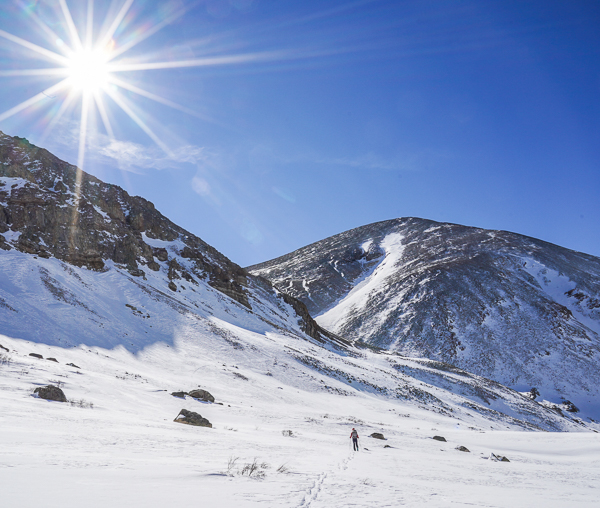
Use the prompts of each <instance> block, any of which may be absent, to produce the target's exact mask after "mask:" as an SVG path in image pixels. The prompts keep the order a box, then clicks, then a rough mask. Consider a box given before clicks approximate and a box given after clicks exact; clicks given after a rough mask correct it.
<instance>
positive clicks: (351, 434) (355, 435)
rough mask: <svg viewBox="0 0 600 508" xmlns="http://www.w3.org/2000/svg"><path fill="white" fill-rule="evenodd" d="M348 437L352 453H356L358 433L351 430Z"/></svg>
mask: <svg viewBox="0 0 600 508" xmlns="http://www.w3.org/2000/svg"><path fill="white" fill-rule="evenodd" d="M350 437H351V438H352V444H353V445H354V451H355V452H357V451H358V432H356V429H352V432H350Z"/></svg>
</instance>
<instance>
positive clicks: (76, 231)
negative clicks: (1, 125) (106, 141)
mask: <svg viewBox="0 0 600 508" xmlns="http://www.w3.org/2000/svg"><path fill="white" fill-rule="evenodd" d="M7 235H8V236H7ZM7 238H10V239H9V240H7ZM161 244H162V245H161ZM0 249H2V250H12V249H17V250H19V251H20V252H23V253H26V254H29V255H32V256H38V257H42V258H50V257H55V258H57V259H60V260H62V261H64V262H67V263H70V264H72V265H75V266H79V267H87V268H89V269H91V270H96V271H103V270H106V269H107V263H108V262H109V261H110V262H112V263H114V264H116V265H117V267H120V268H123V269H125V270H126V271H127V272H128V274H129V275H131V276H133V277H140V278H142V279H144V278H146V275H147V274H148V273H150V272H160V271H163V272H164V273H165V275H166V277H167V279H168V280H167V282H166V284H165V286H164V288H165V289H169V290H170V291H172V292H180V291H183V290H184V289H186V287H194V286H197V285H198V284H199V282H200V281H205V282H206V283H208V284H209V285H210V286H211V287H212V288H214V289H216V290H217V291H220V292H221V293H223V294H224V295H227V296H228V297H229V298H231V299H233V300H235V301H236V302H238V303H239V304H241V305H243V306H244V307H246V308H247V309H250V310H252V305H251V303H250V298H249V293H248V288H249V285H250V280H251V279H254V277H253V276H251V275H250V274H248V273H247V272H246V270H244V269H243V268H241V267H240V266H238V265H236V264H235V263H232V262H231V261H230V260H229V259H227V258H226V257H225V256H223V255H222V254H221V253H219V252H218V251H217V250H216V249H214V248H213V247H211V246H210V245H208V244H207V243H205V242H204V241H202V240H201V239H200V238H198V237H197V236H195V235H193V234H191V233H190V232H188V231H186V230H184V229H183V228H181V227H179V226H177V225H176V224H174V223H173V222H171V221H170V220H169V219H167V218H166V217H164V216H163V215H162V214H161V213H160V212H158V211H157V210H156V208H155V207H154V205H153V204H152V203H151V202H150V201H147V200H146V199H143V198H141V197H138V196H130V195H129V194H128V193H127V192H126V191H125V190H123V189H122V188H120V187H118V186H116V185H111V184H107V183H104V182H102V181H101V180H99V179H97V178H95V177H94V176H92V175H89V174H87V173H85V172H84V171H81V170H79V169H78V168H76V167H75V166H73V165H71V164H68V163H67V162H64V161H62V160H60V159H58V158H57V157H55V156H54V155H52V154H51V153H49V152H48V151H47V150H44V149H42V148H38V147H36V146H34V145H32V144H30V143H29V142H28V141H27V140H26V139H23V138H18V137H10V136H7V135H5V134H3V133H1V132H0ZM265 284H266V285H268V287H269V291H270V292H271V293H273V292H274V290H273V287H272V286H271V284H270V283H269V282H268V281H261V282H260V283H259V285H262V286H264V285H265ZM281 297H282V298H284V299H285V300H286V302H287V303H289V304H290V305H292V307H294V309H295V310H296V311H297V312H298V314H299V317H300V322H301V328H302V329H303V330H305V331H306V333H307V334H308V335H310V336H311V337H313V338H315V339H317V340H326V339H322V337H325V336H326V332H325V331H324V330H322V329H321V328H320V327H319V326H318V325H317V324H316V323H315V322H314V321H313V319H312V318H311V317H310V315H309V314H308V312H307V310H306V308H305V307H304V305H303V304H301V303H300V302H297V301H295V300H294V299H293V298H290V297H287V295H286V296H285V297H284V296H283V295H281Z"/></svg>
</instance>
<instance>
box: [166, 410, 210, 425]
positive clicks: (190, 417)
mask: <svg viewBox="0 0 600 508" xmlns="http://www.w3.org/2000/svg"><path fill="white" fill-rule="evenodd" d="M173 421H174V422H176V423H185V424H186V425H194V426H196V427H209V428H212V423H210V422H209V421H208V420H207V419H206V418H203V417H202V416H201V415H199V414H198V413H194V412H193V411H188V410H187V409H182V410H181V411H179V414H178V415H177V416H176V417H175V420H173Z"/></svg>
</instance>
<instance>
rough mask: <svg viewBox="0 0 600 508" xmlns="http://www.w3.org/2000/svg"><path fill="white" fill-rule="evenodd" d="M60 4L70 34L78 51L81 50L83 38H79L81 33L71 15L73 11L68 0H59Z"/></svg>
mask: <svg viewBox="0 0 600 508" xmlns="http://www.w3.org/2000/svg"><path fill="white" fill-rule="evenodd" d="M59 4H60V7H61V9H62V12H63V16H64V17H65V21H66V22H67V27H68V28H69V35H70V36H71V41H72V42H73V46H74V47H75V49H76V50H77V51H81V49H82V48H83V46H82V44H81V39H80V38H79V33H78V32H77V27H76V26H75V22H74V21H73V17H72V16H71V11H70V10H69V7H68V6H67V0H59Z"/></svg>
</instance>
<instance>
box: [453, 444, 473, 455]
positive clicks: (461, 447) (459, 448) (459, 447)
mask: <svg viewBox="0 0 600 508" xmlns="http://www.w3.org/2000/svg"><path fill="white" fill-rule="evenodd" d="M456 449H457V450H458V451H459V452H468V453H470V452H471V450H469V449H468V448H467V447H466V446H462V445H461V446H457V447H456Z"/></svg>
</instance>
